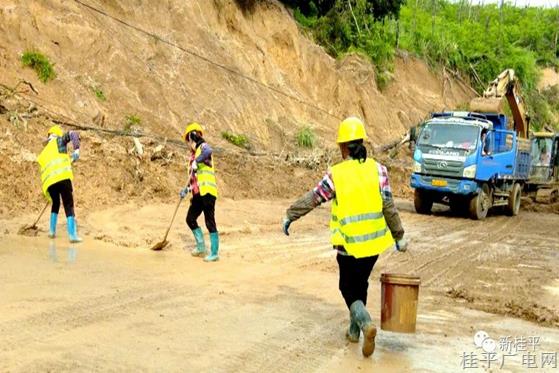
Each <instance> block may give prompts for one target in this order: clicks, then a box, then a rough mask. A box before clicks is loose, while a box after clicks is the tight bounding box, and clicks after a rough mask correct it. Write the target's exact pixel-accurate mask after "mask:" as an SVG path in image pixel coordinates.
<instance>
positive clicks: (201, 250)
mask: <svg viewBox="0 0 559 373" xmlns="http://www.w3.org/2000/svg"><path fill="white" fill-rule="evenodd" d="M192 234H194V239H195V240H196V248H195V249H194V250H192V251H191V252H190V253H191V254H192V256H204V255H206V244H205V243H204V232H202V228H200V227H198V228H196V229H194V230H193V231H192Z"/></svg>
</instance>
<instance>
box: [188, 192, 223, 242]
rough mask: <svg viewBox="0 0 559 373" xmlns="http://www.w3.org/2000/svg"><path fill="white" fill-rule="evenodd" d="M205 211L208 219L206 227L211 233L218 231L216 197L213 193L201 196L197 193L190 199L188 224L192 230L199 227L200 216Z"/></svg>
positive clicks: (206, 219) (205, 218) (205, 217)
mask: <svg viewBox="0 0 559 373" xmlns="http://www.w3.org/2000/svg"><path fill="white" fill-rule="evenodd" d="M202 212H203V213H204V220H205V221H206V228H208V231H209V232H210V233H214V232H217V227H216V225H215V197H214V196H212V195H211V194H206V195H203V196H201V195H200V194H195V195H194V196H193V197H192V199H191V200H190V207H189V208H188V213H187V214H186V224H187V225H188V227H189V228H190V229H192V230H194V229H196V228H198V222H197V221H196V220H197V219H198V217H199V216H200V215H201V214H202Z"/></svg>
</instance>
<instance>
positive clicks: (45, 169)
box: [37, 126, 82, 242]
mask: <svg viewBox="0 0 559 373" xmlns="http://www.w3.org/2000/svg"><path fill="white" fill-rule="evenodd" d="M47 136H48V137H47V141H46V146H45V147H44V148H43V150H42V151H41V153H40V154H39V156H38V157H37V162H39V166H40V168H41V183H42V189H43V194H44V196H45V197H46V198H47V199H48V200H49V201H52V208H51V214H50V225H49V237H50V238H54V237H55V235H56V223H57V220H58V212H59V210H60V199H61V198H62V203H63V204H64V212H65V213H66V219H67V223H68V236H69V238H70V242H81V241H82V240H81V238H80V237H79V236H78V227H77V224H76V217H75V214H74V197H73V189H72V179H73V178H74V176H73V173H72V163H73V162H75V161H77V160H78V159H79V157H80V136H79V134H78V132H76V131H69V132H66V133H64V132H63V131H62V128H61V127H60V126H53V127H51V128H50V129H49V130H48V133H47ZM70 142H71V143H72V147H73V153H72V157H71V158H70V156H69V155H68V153H67V145H68V143H70Z"/></svg>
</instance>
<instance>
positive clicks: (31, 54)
mask: <svg viewBox="0 0 559 373" xmlns="http://www.w3.org/2000/svg"><path fill="white" fill-rule="evenodd" d="M21 63H22V64H23V66H26V67H30V68H32V69H33V70H35V72H36V73H37V76H38V77H39V80H40V81H42V82H43V83H46V82H48V81H49V80H53V79H54V78H56V72H55V71H54V65H53V64H52V63H50V61H49V59H48V58H47V57H46V56H45V55H44V54H41V53H39V52H36V51H26V52H25V53H23V54H22V55H21Z"/></svg>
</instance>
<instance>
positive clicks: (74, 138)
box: [47, 131, 80, 153]
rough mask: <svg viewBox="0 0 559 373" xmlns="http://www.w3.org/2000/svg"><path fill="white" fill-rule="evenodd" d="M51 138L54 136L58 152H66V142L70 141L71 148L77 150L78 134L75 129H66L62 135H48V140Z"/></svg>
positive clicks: (78, 144) (78, 146) (78, 145)
mask: <svg viewBox="0 0 559 373" xmlns="http://www.w3.org/2000/svg"><path fill="white" fill-rule="evenodd" d="M51 138H56V143H57V144H58V152H59V153H66V152H67V151H68V149H67V148H68V143H70V142H71V143H72V148H73V149H74V150H78V149H79V148H80V134H79V132H77V131H68V132H66V133H65V134H64V135H62V137H58V136H55V135H51V136H49V139H48V140H47V141H49V140H50V139H51Z"/></svg>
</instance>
